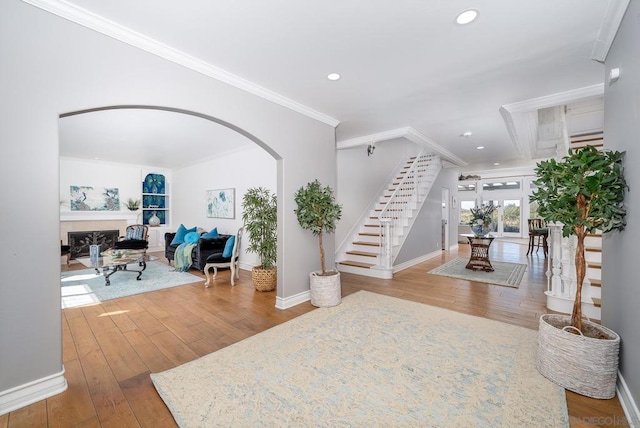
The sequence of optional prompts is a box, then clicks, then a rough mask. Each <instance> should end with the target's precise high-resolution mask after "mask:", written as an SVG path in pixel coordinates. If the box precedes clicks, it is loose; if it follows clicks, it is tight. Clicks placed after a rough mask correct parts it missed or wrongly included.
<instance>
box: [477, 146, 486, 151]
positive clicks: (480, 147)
mask: <svg viewBox="0 0 640 428" xmlns="http://www.w3.org/2000/svg"><path fill="white" fill-rule="evenodd" d="M476 149H478V150H482V149H484V146H478V147H476Z"/></svg>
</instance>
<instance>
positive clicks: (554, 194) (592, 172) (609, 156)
mask: <svg viewBox="0 0 640 428" xmlns="http://www.w3.org/2000/svg"><path fill="white" fill-rule="evenodd" d="M623 158H624V152H613V151H604V152H599V151H598V150H597V149H595V148H594V147H591V146H588V147H585V148H583V149H579V150H575V151H574V150H569V154H568V155H567V156H565V157H564V158H563V159H562V160H561V161H560V162H558V161H556V160H555V159H550V160H546V161H541V162H539V163H538V164H537V167H536V170H535V172H536V175H537V180H536V181H535V185H536V186H538V189H537V190H536V191H534V192H533V194H532V195H531V196H530V197H529V200H530V201H531V202H535V203H537V204H538V213H539V215H540V217H542V218H544V219H545V220H547V221H559V222H562V223H563V224H564V227H563V228H562V234H563V235H564V236H569V235H571V234H574V233H575V230H576V227H577V228H578V229H581V228H584V229H585V230H586V232H587V233H595V232H596V230H598V229H599V230H601V231H602V232H609V231H611V230H622V229H624V227H625V225H626V222H625V216H626V210H625V207H624V204H623V201H624V194H625V189H626V188H627V187H628V186H627V183H626V181H625V179H624V169H623V166H622V160H623ZM580 195H582V196H583V197H584V204H578V200H579V199H580ZM581 205H584V206H581Z"/></svg>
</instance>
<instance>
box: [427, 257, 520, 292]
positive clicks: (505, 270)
mask: <svg viewBox="0 0 640 428" xmlns="http://www.w3.org/2000/svg"><path fill="white" fill-rule="evenodd" d="M468 262H469V258H468V257H467V258H463V257H458V258H455V259H453V260H451V261H450V262H447V263H445V264H443V265H440V266H438V267H437V268H435V269H431V270H430V271H429V272H428V273H430V274H432V275H440V276H448V277H451V278H459V279H466V280H467V281H476V282H486V283H489V284H496V285H503V286H505V287H513V288H518V286H519V285H520V281H522V277H523V276H524V272H525V271H526V270H527V265H525V264H522V263H508V262H498V261H494V260H491V266H493V269H494V270H493V272H483V271H477V270H472V269H467V268H466V266H467V263H468Z"/></svg>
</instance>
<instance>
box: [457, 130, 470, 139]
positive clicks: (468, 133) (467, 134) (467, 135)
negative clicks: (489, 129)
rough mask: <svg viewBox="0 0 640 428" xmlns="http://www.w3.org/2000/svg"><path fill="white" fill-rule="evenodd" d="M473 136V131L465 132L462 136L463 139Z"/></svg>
mask: <svg viewBox="0 0 640 428" xmlns="http://www.w3.org/2000/svg"><path fill="white" fill-rule="evenodd" d="M471 135H473V132H471V131H465V132H463V133H462V134H460V136H461V137H467V138H469V137H471Z"/></svg>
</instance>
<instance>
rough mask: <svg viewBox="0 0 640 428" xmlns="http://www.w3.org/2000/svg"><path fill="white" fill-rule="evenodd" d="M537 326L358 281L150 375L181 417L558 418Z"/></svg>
mask: <svg viewBox="0 0 640 428" xmlns="http://www.w3.org/2000/svg"><path fill="white" fill-rule="evenodd" d="M536 337H537V332H536V331H534V330H529V329H526V328H522V327H517V326H512V325H509V324H505V323H501V322H498V321H493V320H488V319H484V318H478V317H473V316H470V315H465V314H460V313H457V312H453V311H449V310H446V309H441V308H436V307H432V306H427V305H424V304H421V303H415V302H409V301H405V300H401V299H397V298H393V297H388V296H383V295H379V294H375V293H370V292H366V291H359V292H357V293H355V294H352V295H350V296H347V297H345V298H344V299H343V300H342V303H341V304H340V305H338V306H335V307H332V308H319V309H315V310H313V311H312V312H309V313H307V314H305V315H302V316H299V317H297V318H295V319H293V320H291V321H288V322H286V323H284V324H281V325H279V326H276V327H274V328H271V329H269V330H267V331H264V332H262V333H259V334H257V335H255V336H252V337H249V338H247V339H245V340H243V341H241V342H238V343H235V344H233V345H230V346H228V347H226V348H223V349H221V350H219V351H216V352H214V353H212V354H209V355H206V356H204V357H201V358H199V359H197V360H194V361H191V362H189V363H186V364H183V365H181V366H178V367H176V368H174V369H171V370H167V371H164V372H161V373H156V374H152V375H151V379H152V381H153V383H154V385H155V387H156V389H157V391H158V392H159V394H160V396H161V397H162V399H163V400H164V402H165V403H166V404H167V406H168V408H169V410H170V411H171V413H172V415H173V417H174V418H175V420H176V422H177V423H178V425H179V426H181V427H210V426H238V427H245V426H252V427H254V426H264V427H287V426H299V427H307V426H313V427H346V426H349V427H387V426H393V427H427V426H428V427H536V428H538V427H565V426H568V416H567V409H566V401H565V393H564V389H562V388H561V387H559V386H557V385H555V384H554V383H552V382H551V381H549V380H547V379H546V378H544V377H543V376H542V375H540V374H539V373H538V371H537V370H536V368H535V356H536V346H537V345H536Z"/></svg>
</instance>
